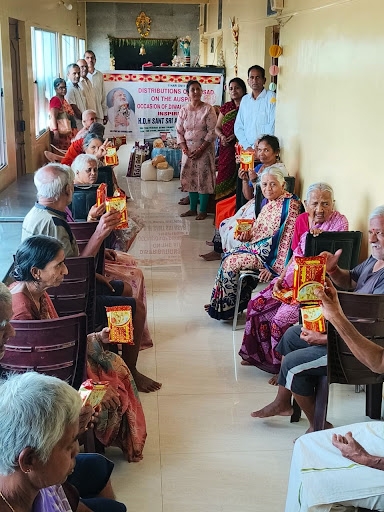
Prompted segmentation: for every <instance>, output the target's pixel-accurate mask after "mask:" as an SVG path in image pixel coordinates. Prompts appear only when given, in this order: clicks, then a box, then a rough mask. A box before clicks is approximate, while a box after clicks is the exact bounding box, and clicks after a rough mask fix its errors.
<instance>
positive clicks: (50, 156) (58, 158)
mask: <svg viewBox="0 0 384 512" xmlns="http://www.w3.org/2000/svg"><path fill="white" fill-rule="evenodd" d="M44 156H45V158H46V159H47V160H48V162H56V163H59V164H60V163H61V161H62V159H63V156H64V155H62V156H60V155H57V154H56V153H52V151H44Z"/></svg>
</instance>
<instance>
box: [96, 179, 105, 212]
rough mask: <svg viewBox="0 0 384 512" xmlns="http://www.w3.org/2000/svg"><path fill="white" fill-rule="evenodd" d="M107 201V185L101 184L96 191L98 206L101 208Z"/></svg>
mask: <svg viewBox="0 0 384 512" xmlns="http://www.w3.org/2000/svg"><path fill="white" fill-rule="evenodd" d="M106 199H107V184H106V183H101V184H100V185H99V186H98V188H97V191H96V205H97V206H100V205H101V204H103V203H105V200H106Z"/></svg>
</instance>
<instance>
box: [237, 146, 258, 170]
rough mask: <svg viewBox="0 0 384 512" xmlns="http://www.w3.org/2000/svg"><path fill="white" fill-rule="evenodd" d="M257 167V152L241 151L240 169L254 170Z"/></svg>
mask: <svg viewBox="0 0 384 512" xmlns="http://www.w3.org/2000/svg"><path fill="white" fill-rule="evenodd" d="M254 167H255V153H253V151H244V150H243V149H242V150H241V151H240V169H241V170H242V171H246V172H248V171H250V170H252V171H253V168H254Z"/></svg>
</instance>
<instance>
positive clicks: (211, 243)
mask: <svg viewBox="0 0 384 512" xmlns="http://www.w3.org/2000/svg"><path fill="white" fill-rule="evenodd" d="M205 243H206V245H208V246H209V247H213V246H214V245H215V244H214V243H213V242H210V241H209V240H206V241H205Z"/></svg>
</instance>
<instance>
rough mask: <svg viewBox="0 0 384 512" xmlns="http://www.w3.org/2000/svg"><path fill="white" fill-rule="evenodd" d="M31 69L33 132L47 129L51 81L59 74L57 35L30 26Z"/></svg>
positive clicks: (39, 132)
mask: <svg viewBox="0 0 384 512" xmlns="http://www.w3.org/2000/svg"><path fill="white" fill-rule="evenodd" d="M32 71H33V80H34V83H35V132H36V137H39V136H40V135H41V134H42V133H44V132H45V131H46V130H47V125H48V112H49V100H50V99H51V98H52V96H53V95H54V93H55V92H54V88H53V81H54V80H55V78H57V77H58V76H59V66H58V52H57V35H56V33H55V32H48V31H46V30H41V29H39V28H32Z"/></svg>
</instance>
